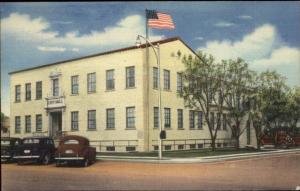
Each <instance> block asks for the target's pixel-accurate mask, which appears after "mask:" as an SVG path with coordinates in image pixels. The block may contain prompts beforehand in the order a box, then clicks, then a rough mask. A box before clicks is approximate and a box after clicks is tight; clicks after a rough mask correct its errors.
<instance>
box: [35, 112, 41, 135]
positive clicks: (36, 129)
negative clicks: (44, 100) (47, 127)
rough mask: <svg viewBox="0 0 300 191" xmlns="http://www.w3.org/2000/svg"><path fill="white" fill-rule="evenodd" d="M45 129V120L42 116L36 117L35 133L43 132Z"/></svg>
mask: <svg viewBox="0 0 300 191" xmlns="http://www.w3.org/2000/svg"><path fill="white" fill-rule="evenodd" d="M42 129H43V118H42V114H37V115H35V131H36V132H42Z"/></svg>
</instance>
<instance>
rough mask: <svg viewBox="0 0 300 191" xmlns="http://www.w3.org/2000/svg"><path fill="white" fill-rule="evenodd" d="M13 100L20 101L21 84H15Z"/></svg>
mask: <svg viewBox="0 0 300 191" xmlns="http://www.w3.org/2000/svg"><path fill="white" fill-rule="evenodd" d="M15 90H16V92H15V101H16V102H20V101H21V85H16V86H15Z"/></svg>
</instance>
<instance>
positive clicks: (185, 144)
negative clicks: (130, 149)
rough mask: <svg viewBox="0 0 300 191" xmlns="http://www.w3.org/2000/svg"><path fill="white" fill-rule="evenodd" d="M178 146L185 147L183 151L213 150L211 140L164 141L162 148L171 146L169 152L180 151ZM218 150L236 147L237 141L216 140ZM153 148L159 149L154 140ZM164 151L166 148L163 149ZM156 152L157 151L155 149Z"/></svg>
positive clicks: (228, 139)
mask: <svg viewBox="0 0 300 191" xmlns="http://www.w3.org/2000/svg"><path fill="white" fill-rule="evenodd" d="M199 144H200V145H202V147H199ZM178 145H183V148H182V150H189V149H205V148H211V139H176V140H175V139H174V140H170V139H169V140H167V139H166V140H162V146H171V148H170V149H168V150H179V149H178ZM190 145H195V147H194V148H190ZM215 145H216V148H218V147H223V148H224V147H225V148H229V147H234V145H235V140H233V139H230V138H222V139H216V141H215ZM152 146H153V147H155V146H156V147H157V146H158V141H157V140H152ZM162 149H163V150H166V149H164V147H163V148H162ZM154 150H155V149H154Z"/></svg>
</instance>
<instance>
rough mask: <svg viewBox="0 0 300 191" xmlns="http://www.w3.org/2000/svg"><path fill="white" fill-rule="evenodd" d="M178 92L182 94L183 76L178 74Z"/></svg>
mask: <svg viewBox="0 0 300 191" xmlns="http://www.w3.org/2000/svg"><path fill="white" fill-rule="evenodd" d="M177 91H178V92H181V91H182V74H181V73H177Z"/></svg>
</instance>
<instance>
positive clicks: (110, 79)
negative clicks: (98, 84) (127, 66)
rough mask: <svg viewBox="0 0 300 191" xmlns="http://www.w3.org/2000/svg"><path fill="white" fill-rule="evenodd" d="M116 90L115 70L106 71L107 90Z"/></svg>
mask: <svg viewBox="0 0 300 191" xmlns="http://www.w3.org/2000/svg"><path fill="white" fill-rule="evenodd" d="M113 89H115V79H114V70H106V90H113Z"/></svg>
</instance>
